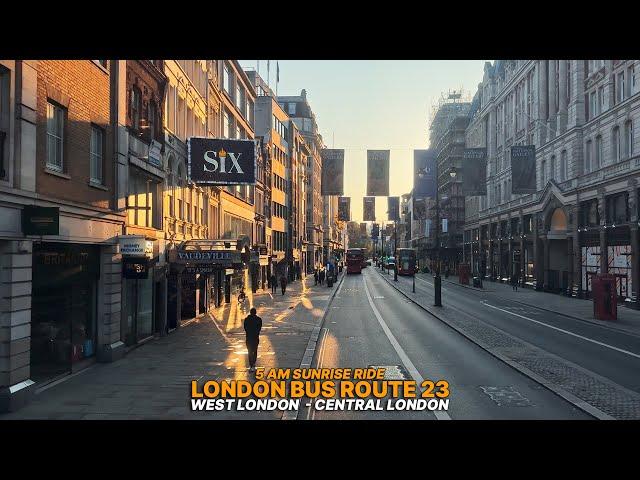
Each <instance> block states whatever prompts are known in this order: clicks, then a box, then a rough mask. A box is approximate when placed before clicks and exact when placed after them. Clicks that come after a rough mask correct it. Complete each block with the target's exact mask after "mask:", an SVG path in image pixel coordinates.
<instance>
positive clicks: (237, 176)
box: [187, 137, 257, 185]
mask: <svg viewBox="0 0 640 480" xmlns="http://www.w3.org/2000/svg"><path fill="white" fill-rule="evenodd" d="M256 151H257V146H256V143H255V141H254V140H229V139H220V138H205V137H189V138H188V139H187V156H188V157H187V173H188V176H189V179H190V180H191V181H192V182H193V183H195V184H196V185H255V184H256V158H257V154H256V153H257V152H256Z"/></svg>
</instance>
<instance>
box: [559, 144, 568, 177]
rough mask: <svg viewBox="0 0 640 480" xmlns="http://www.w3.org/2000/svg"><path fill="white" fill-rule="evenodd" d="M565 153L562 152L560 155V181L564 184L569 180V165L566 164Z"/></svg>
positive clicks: (564, 151)
mask: <svg viewBox="0 0 640 480" xmlns="http://www.w3.org/2000/svg"><path fill="white" fill-rule="evenodd" d="M567 163H568V162H567V151H566V150H563V151H562V153H561V154H560V181H561V182H564V181H566V180H568V179H569V165H568V164H567Z"/></svg>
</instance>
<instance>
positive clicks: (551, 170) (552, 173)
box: [549, 155, 556, 180]
mask: <svg viewBox="0 0 640 480" xmlns="http://www.w3.org/2000/svg"><path fill="white" fill-rule="evenodd" d="M549 179H550V180H555V179H556V156H555V155H552V156H551V162H549Z"/></svg>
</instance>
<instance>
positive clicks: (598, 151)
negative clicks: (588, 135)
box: [593, 135, 604, 169]
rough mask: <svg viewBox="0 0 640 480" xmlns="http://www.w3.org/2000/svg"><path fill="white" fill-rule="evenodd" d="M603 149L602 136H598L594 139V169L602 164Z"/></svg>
mask: <svg viewBox="0 0 640 480" xmlns="http://www.w3.org/2000/svg"><path fill="white" fill-rule="evenodd" d="M603 153H604V151H603V148H602V136H601V135H598V136H597V137H596V152H595V164H594V166H593V167H594V169H597V168H600V167H601V166H602V162H603V158H602V157H603Z"/></svg>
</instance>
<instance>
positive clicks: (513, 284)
mask: <svg viewBox="0 0 640 480" xmlns="http://www.w3.org/2000/svg"><path fill="white" fill-rule="evenodd" d="M511 289H512V290H514V291H516V292H517V291H518V276H517V275H516V274H515V273H514V274H513V275H511Z"/></svg>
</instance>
